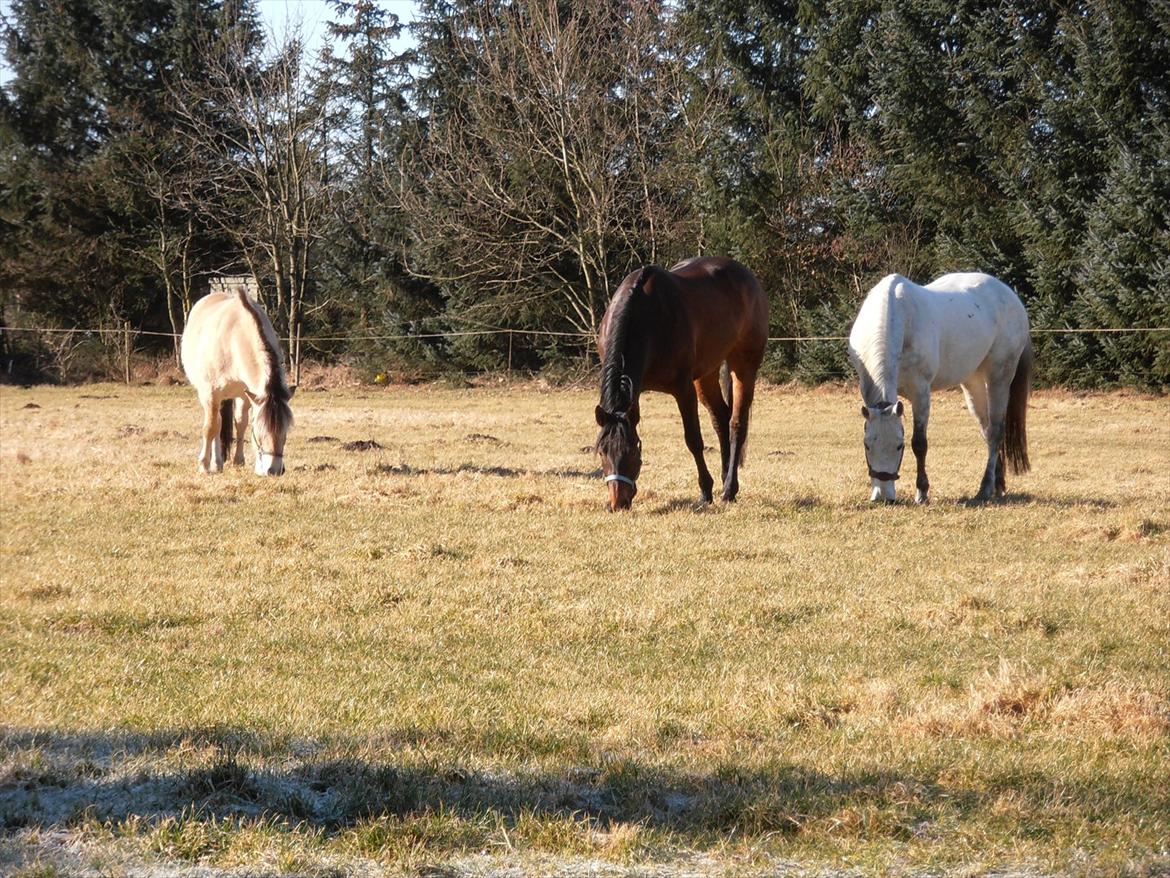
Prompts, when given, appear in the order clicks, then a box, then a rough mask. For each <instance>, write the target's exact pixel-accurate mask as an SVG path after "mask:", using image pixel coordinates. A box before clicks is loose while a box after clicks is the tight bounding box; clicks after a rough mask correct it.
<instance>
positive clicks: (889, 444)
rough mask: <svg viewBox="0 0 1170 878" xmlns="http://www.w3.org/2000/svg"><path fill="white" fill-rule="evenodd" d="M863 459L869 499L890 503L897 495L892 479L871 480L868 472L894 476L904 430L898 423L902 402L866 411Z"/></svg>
mask: <svg viewBox="0 0 1170 878" xmlns="http://www.w3.org/2000/svg"><path fill="white" fill-rule="evenodd" d="M863 413H864V415H865V459H866V462H867V464H868V466H869V471H870V473H871V476H870V484H871V485H872V487H873V491H872V493H871V494H870V498H869V499H870V500H871V501H874V500H885V501H886V502H887V503H892V502H893V501H894V498H895V495H896V493H897V491H896V488H895V485H896V482H894V481H893V480H892V479H879V478H875V477H874V476H873V475H872V473H875V472H877V473H883V474H889V475H897V474H898V470H899V469H900V468H901V466H902V457H903V454H904V452H905V447H906V446H905V436H906V433H905V427H904V425H903V423H902V403H900V402H899V403H898V404H897V405H895V406H886V407H885V408H882V409H872V408H866V409H864V410H863Z"/></svg>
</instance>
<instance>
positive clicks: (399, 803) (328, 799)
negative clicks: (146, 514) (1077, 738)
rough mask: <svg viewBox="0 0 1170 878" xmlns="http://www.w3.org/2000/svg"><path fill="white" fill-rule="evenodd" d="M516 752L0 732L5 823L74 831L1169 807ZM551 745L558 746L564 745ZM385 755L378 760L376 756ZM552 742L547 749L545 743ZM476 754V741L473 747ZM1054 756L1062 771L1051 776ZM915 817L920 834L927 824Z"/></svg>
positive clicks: (882, 824) (1004, 780) (879, 775)
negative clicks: (1006, 802)
mask: <svg viewBox="0 0 1170 878" xmlns="http://www.w3.org/2000/svg"><path fill="white" fill-rule="evenodd" d="M496 734H499V735H501V736H503V737H504V738H506V741H505V742H504V743H506V749H507V750H508V752H510V753H512V754H513V755H514V754H516V753H531V754H538V753H541V754H544V757H545V758H543V759H542V765H544V766H548V765H549V759H548V756H550V755H554V754H555V755H558V756H559V757H560V758H561V759H562V760H563V764H562V765H561V766H558V767H553V768H548V767H544V768H540V769H531V770H529V769H526V768H523V767H521V768H515V769H513V768H483V767H479V766H482V765H484V763H485V761H486V762H490V759H488V760H485V759H484V758H482V757H483V755H484V754H489V755H490V753H491V752H492V748H491V745H490V739H491V732H490V730H489V731H487V732H484V733H482V735H486V737H482V735H481V733H470V734H469V733H466V732H464V733H460V732H457V731H452V730H443V729H427V730H425V731H423V730H411V729H404V730H398V731H396V732H391V733H388V734H383V735H380V736H378V737H377V738H376V739H375V740H371V739H368V738H355V739H352V740H334V739H322V740H302V739H297V740H293V739H289V738H269V737H265V736H262V735H259V734H256V733H253V732H250V731H247V730H241V729H235V728H210V729H207V728H202V729H201V728H192V729H173V730H165V731H158V732H151V733H133V732H119V731H103V732H71V731H42V730H31V729H22V728H12V727H8V728H5V727H0V760H2V762H0V764H3V766H4V768H3V769H0V832H12V831H14V830H18V829H22V828H26V827H36V828H42V829H45V828H52V829H65V830H67V829H69V828H71V827H77V826H83V825H90V826H92V823H93V821H94V820H97V821H101V822H106V821H108V822H110V823H112V824H115V825H118V824H124V823H126V822H127V821H129V824H128V825H131V826H139V827H141V828H140V829H138V830H136V831H144V830H147V829H149V828H150V827H151V826H155V825H158V824H159V823H161V822H163V821H166V820H171V819H174V820H198V821H217V822H222V821H225V820H230V819H262V820H276V821H285V822H286V823H287V824H288V825H291V826H303V827H306V828H308V829H311V830H313V831H315V832H319V833H321V834H323V835H325V836H329V835H336V834H340V833H342V832H346V831H349V830H350V829H351V828H352V827H355V826H357V825H361V824H362V823H363V822H366V821H378V820H381V819H386V818H393V819H397V820H400V821H410V820H413V819H419V820H426V819H428V818H430V817H431V816H433V815H436V814H443V815H449V816H454V817H455V818H458V819H463V820H466V821H468V822H469V823H472V824H475V825H484V823H485V819H486V823H488V824H494V825H503V826H507V827H511V826H514V825H516V824H518V823H520V822H522V821H525V820H531V819H532V818H534V817H535V818H547V819H564V820H572V821H577V822H580V821H583V820H584V821H588V823H589V824H590V825H592V826H594V827H596V828H599V829H603V830H604V829H606V828H607V827H610V826H614V825H621V824H627V825H628V824H637V825H640V826H644V827H647V828H650V829H655V830H661V831H663V832H666V833H669V834H671V835H672V836H673V837H675V838H676V839H678V841H680V842H681V843H682V844H684V845H686V846H687V847H691V848H702V847H705V846H708V845H711V844H718V843H719V842H720V841H722V840H726V839H729V838H741V837H746V838H752V837H764V836H767V835H777V834H778V835H788V834H791V835H795V834H797V833H800V832H802V831H804V830H805V829H811V830H813V831H817V830H816V827H818V826H821V827H823V826H824V825H826V823H831V822H832V821H834V820H836V819H837V815H840V814H845V815H850V814H857V813H869V814H881V815H883V816H882V818H881V819H880V820H877V819H876V818H875V823H874V828H873V830H872V831H873V832H877V833H879V834H881V835H884V836H888V837H890V838H893V839H903V840H904V839H909V838H911V837H913V836H915V835H916V834H918V833H920V832H922V831H927V830H929V827H931V826H933V825H937V826H939V827H942V826H943V825H953V824H954V822H955V821H963V820H966V819H972V820H975V819H984V816H983V815H982V814H981V813H980V812H981V811H985V810H986V809H987V808H992V807H993V806H994V803H995V801H996V800H997V799H998V797H999V796H1000V795H1001V793H1003V792H1004V791H1008V790H1010V791H1011V792H1012V795H1013V797H1015V798H1017V799H1019V800H1021V801H1023V802H1025V803H1026V805H1027V807H1024V808H1023V809H1022V810H1021V811H1020V813H1019V816H1018V817H1017V818H1016V819H1017V821H1018V824H1019V825H1018V826H1017V827H1016V831H1019V832H1023V833H1036V834H1040V835H1043V834H1047V833H1051V832H1052V831H1053V828H1052V826H1051V816H1052V815H1051V813H1050V811H1048V810H1047V808H1048V797H1049V796H1050V792H1051V789H1052V787H1053V784H1055V783H1059V784H1060V788H1061V790H1062V806H1061V807H1062V809H1066V810H1071V811H1073V812H1080V813H1082V814H1085V815H1088V814H1091V813H1096V812H1097V811H1098V810H1099V808H1100V804H1101V802H1103V801H1108V802H1109V803H1110V808H1111V809H1115V813H1146V814H1151V815H1152V814H1153V813H1154V812H1159V813H1165V808H1166V807H1168V806H1167V804H1166V803H1165V802H1161V801H1159V800H1158V797H1157V796H1156V795H1155V796H1153V797H1151V794H1150V792H1149V790H1146V791H1145V792H1144V794H1143V791H1142V790H1141V789H1140V788H1136V789H1135V788H1134V787H1133V785H1132V784H1126V783H1121V782H1116V781H1113V780H1107V779H1100V778H1090V779H1089V780H1086V781H1083V782H1079V781H1069V780H1068V779H1067V778H1065V777H1064V776H1063V775H1058V774H1053V775H1051V776H1049V775H1047V774H1044V773H1041V772H1033V773H1031V774H1030V775H1028V776H1024V775H1022V774H1021V772H1020V770H1019V768H1018V767H1014V768H1013V767H1006V768H1005V769H1004V770H1003V771H1002V772H1000V773H996V771H995V770H991V769H989V770H988V773H987V776H986V777H985V778H983V780H982V781H981V783H980V784H979V786H978V788H973V785H972V784H971V783H963V784H959V783H954V782H951V781H949V780H947V779H946V778H945V776H944V775H940V774H939V771H940V770H941V769H938V770H936V769H930V768H927V767H922V768H914V767H904V766H902V767H892V768H889V769H884V768H882V769H877V768H868V769H867V768H862V769H855V770H845V771H842V772H840V773H829V772H824V771H819V770H816V769H812V768H809V767H806V766H802V765H796V764H793V763H791V762H787V761H784V760H780V759H775V760H771V761H769V762H767V763H765V764H762V765H755V766H751V767H746V766H745V767H739V766H736V765H734V764H733V763H729V762H726V761H725V762H724V763H722V764H721V765H720V767H719V768H718V769H716V770H713V771H705V772H704V771H687V770H685V769H682V768H678V767H674V766H669V765H663V764H655V763H652V762H650V761H648V760H643V759H639V758H606V757H604V756H597V755H593V751H592V749H591V748H590V747H589V742H588V741H587V740H586V741H584V742H583V744H584V746H583V748H582V749H574V748H573V747H568V748H567V749H566V750H565V751H563V752H559V751H557V750H556V748H555V744H556V742H553V741H551V740H546V739H545V737H547V736H541V735H540V734H539V733H536V732H521V733H512V732H509V731H507V730H501V731H497V732H496ZM440 740H441V741H446V742H448V743H453V744H458V745H459V746H458V747H457V748H456V752H466V753H468V754H469V755H468V756H467V757H466V759H465V761H462V762H460V761H452V762H447V763H441V762H438V761H436V760H434V759H424V758H423V757H420V756H418V755H415V756H409V757H403V758H395V757H394V755H393V754H395V753H412V752H413V753H415V754H417V752H418V751H417V749H416V748H414V747H411V746H410V745H411V743H412V742H413V743H415V744H418V743H427V742H431V743H433V742H435V741H440ZM561 743H564V742H563V741H562V742H561ZM371 744H374V745H376V746H377V751H376V752H386V753H388V754H391V755H389V756H387V757H385V758H381V757H372V756H370V755H369V754H370V752H371ZM550 746H551V747H553V749H552V750H550V749H549V748H550ZM480 751H482V752H480ZM1057 770H1058V769H1054V771H1057ZM924 828H925V829H924Z"/></svg>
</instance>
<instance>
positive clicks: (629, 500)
mask: <svg viewBox="0 0 1170 878" xmlns="http://www.w3.org/2000/svg"><path fill="white" fill-rule="evenodd" d="M595 414H596V416H597V426H599V427H600V428H601V433H600V434H598V436H597V446H596V447H597V453H598V454H599V455H601V471H602V473H603V474H604V475H605V486H606V487H607V488H608V489H609V511H610V512H617V511H619V510H623V509H629V508H630V506H631V505H633V502H634V495H635V494H637V493H638V484H637V483H638V474H639V473H641V472H642V440H641V439H639V438H638V409H637V406H631V407H630V409H629V410H627V411H624V412H610V411H606V410H605V409H604V408H602V407H601V406H598V407H597V409H596V412H595Z"/></svg>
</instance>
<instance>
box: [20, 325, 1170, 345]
mask: <svg viewBox="0 0 1170 878" xmlns="http://www.w3.org/2000/svg"><path fill="white" fill-rule="evenodd" d="M4 332H32V333H44V334H47V335H55V334H56V335H64V334H69V335H125V334H126V330H125V329H118V328H113V327H95V328H92V329H85V328H81V327H75V328H62V327H50V326H40V327H38V326H5V327H4V328H3V329H0V333H4ZM1139 332H1146V333H1159V332H1170V326H1123V327H1088V328H1072V327H1067V328H1059V329H1032V330H1031V333H1032V334H1033V335H1087V334H1129V333H1139ZM130 334H131V335H132V336H134V337H135V338H137V337H139V336H150V337H154V338H172V339H173V338H180V337H181V336H182V333H178V332H160V331H157V330H150V329H132V330H130ZM483 335H531V336H545V337H555V338H581V339H586V338H588V339H591V338H593V333H590V332H564V331H558V330H553V329H455V330H448V331H443V332H413V333H411V332H404V333H390V334H377V335H304V336H301V337H300V341H301V342H309V343H313V342H330V341H332V342H339V341H406V340H409V339H417V340H420V341H421V340H424V339H435V338H464V337H468V336H483ZM848 339H849V336H847V335H776V336H769V337H768V341H770V342H806V341H848Z"/></svg>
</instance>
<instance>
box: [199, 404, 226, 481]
mask: <svg viewBox="0 0 1170 878" xmlns="http://www.w3.org/2000/svg"><path fill="white" fill-rule="evenodd" d="M200 401H201V402H202V404H203V445H202V447H201V448H200V450H199V472H201V473H218V472H221V471H222V470H223V452H222V449H221V448H220V447H219V441H220V440H219V427H220V421H219V406H218V405H217V404H216V402H215V399H214V398H213V397H210V396H209V397H208V398H207V399H203V400H200Z"/></svg>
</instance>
